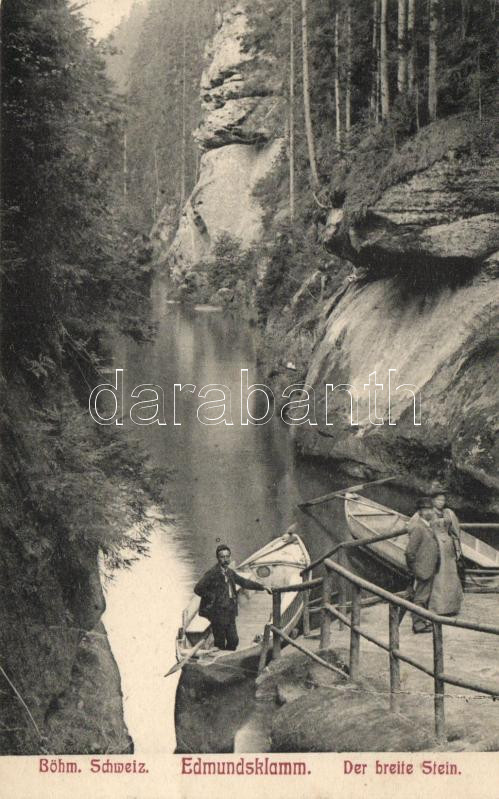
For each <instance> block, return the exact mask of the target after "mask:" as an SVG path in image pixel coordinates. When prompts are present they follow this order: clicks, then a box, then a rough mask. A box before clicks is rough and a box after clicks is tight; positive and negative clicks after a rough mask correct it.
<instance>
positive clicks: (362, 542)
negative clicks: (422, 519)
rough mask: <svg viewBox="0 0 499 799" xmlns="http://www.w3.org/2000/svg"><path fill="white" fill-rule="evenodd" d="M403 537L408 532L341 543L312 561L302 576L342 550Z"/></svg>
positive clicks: (384, 534)
mask: <svg viewBox="0 0 499 799" xmlns="http://www.w3.org/2000/svg"><path fill="white" fill-rule="evenodd" d="M402 535H407V530H399V531H398V532H397V533H383V534H382V535H375V536H372V537H371V538H361V539H359V540H353V541H340V542H339V543H338V544H336V545H335V546H334V547H333V549H331V550H330V551H329V552H326V554H325V555H322V556H321V557H320V558H317V560H314V561H312V563H310V564H309V565H308V566H307V567H306V568H305V569H302V570H301V572H300V574H302V575H303V574H307V572H309V571H312V569H315V567H316V566H320V565H321V563H324V561H325V560H326V558H331V557H332V556H333V555H336V553H337V552H338V551H339V550H340V549H355V548H356V547H364V546H366V544H375V543H376V541H388V539H389V538H400V536H402Z"/></svg>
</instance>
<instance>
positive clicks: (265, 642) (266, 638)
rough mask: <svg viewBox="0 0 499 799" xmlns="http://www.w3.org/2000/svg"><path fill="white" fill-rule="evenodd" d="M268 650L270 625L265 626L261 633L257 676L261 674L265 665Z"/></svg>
mask: <svg viewBox="0 0 499 799" xmlns="http://www.w3.org/2000/svg"><path fill="white" fill-rule="evenodd" d="M269 649H270V625H269V624H266V625H265V629H264V631H263V641H262V651H261V652H260V660H259V661H258V674H261V673H262V671H263V670H264V668H265V666H266V665H267V654H268V651H269Z"/></svg>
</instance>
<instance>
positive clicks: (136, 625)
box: [104, 281, 410, 753]
mask: <svg viewBox="0 0 499 799" xmlns="http://www.w3.org/2000/svg"><path fill="white" fill-rule="evenodd" d="M152 321H154V322H155V323H156V324H157V335H156V337H155V339H154V341H153V342H152V343H147V344H135V343H133V342H130V340H129V339H124V338H123V339H119V340H117V341H116V343H115V347H114V360H113V363H112V369H113V370H114V369H120V368H122V369H123V370H124V384H125V392H124V393H125V403H128V405H125V419H128V425H129V426H132V422H131V421H130V417H129V407H130V405H131V404H132V402H133V400H132V399H130V393H131V391H132V389H133V388H134V387H136V386H138V385H141V384H146V383H148V384H156V385H160V386H161V387H162V388H163V389H164V392H165V408H166V413H165V416H166V419H167V422H168V423H167V424H166V425H162V426H159V425H157V424H154V425H149V426H140V427H139V426H134V427H135V429H134V434H135V435H136V436H138V437H139V440H140V442H141V444H142V445H143V447H144V448H145V449H146V451H147V452H148V454H149V456H150V457H151V459H152V462H153V464H154V465H157V466H162V467H164V466H167V467H168V468H169V469H171V470H172V476H171V479H170V481H169V483H168V486H167V488H166V494H167V501H168V506H169V508H170V509H171V510H172V511H173V512H174V514H175V522H174V523H172V522H171V521H167V522H165V521H160V520H158V522H157V523H155V527H154V530H153V533H152V537H151V543H150V551H149V557H147V558H142V559H140V560H139V561H137V562H136V563H135V564H134V565H133V567H132V568H131V569H130V570H127V571H120V572H118V573H117V574H116V575H115V577H114V579H113V580H112V582H111V583H110V584H109V585H108V586H107V611H106V614H105V617H104V621H105V625H106V628H107V630H108V633H109V638H110V641H111V646H112V649H113V653H114V655H115V658H116V660H117V662H118V666H119V669H120V673H121V678H122V686H123V695H124V707H125V720H126V723H127V726H128V729H129V731H130V735H131V736H132V738H133V741H134V745H135V750H136V751H137V752H149V753H153V752H160V751H161V752H168V751H170V752H171V751H173V750H174V749H175V747H176V745H178V746H179V747H180V748H183V749H184V750H186V751H189V750H190V749H196V748H201V747H202V740H203V737H205V736H206V735H209V737H210V744H209V746H210V748H211V749H212V751H213V750H217V747H219V748H220V749H221V750H224V749H225V750H226V749H227V747H229V748H230V745H231V743H230V742H231V739H232V737H233V733H235V732H236V731H237V728H238V725H239V724H240V723H242V722H243V721H244V719H245V718H246V717H247V716H248V714H249V713H250V712H251V709H252V695H253V691H252V690H251V686H250V685H246V686H239V687H236V688H235V689H231V692H230V701H229V698H228V697H225V698H224V700H223V701H221V698H220V697H218V699H217V697H214V698H213V699H212V700H211V701H208V700H206V703H205V704H204V705H202V704H199V702H198V703H197V707H194V708H193V709H192V714H193V718H192V719H189V720H188V723H187V724H184V725H183V726H184V727H186V728H187V729H188V730H189V731H190V735H192V733H193V731H194V729H195V728H197V729H196V731H195V734H194V739H192V738H191V740H189V741H178V740H177V741H176V737H175V727H174V709H175V693H176V686H177V681H178V678H177V676H172V677H170V678H168V679H164V677H163V675H164V674H165V672H166V671H167V669H168V668H169V666H170V665H171V664H172V663H173V662H174V659H175V651H174V641H175V635H176V632H177V628H178V627H179V625H180V623H181V614H182V609H183V608H184V607H185V606H186V605H187V603H188V601H189V599H190V596H191V593H192V586H193V584H194V582H195V581H196V580H197V579H198V578H199V576H200V575H201V574H202V573H203V572H204V571H205V570H206V569H207V568H208V567H209V566H210V565H211V564H212V563H213V561H214V551H215V548H216V546H217V544H218V543H220V542H221V541H223V542H227V543H228V544H229V545H230V546H231V548H232V552H233V555H234V557H235V559H236V561H241V560H242V559H244V558H245V557H246V556H248V555H249V554H250V553H251V552H253V551H254V550H255V549H257V548H258V547H260V546H262V545H263V544H265V543H266V542H267V541H269V540H270V539H271V538H273V537H275V536H276V535H279V534H280V533H281V532H283V531H284V530H285V529H286V528H287V527H288V526H289V525H290V524H291V523H293V522H294V521H298V522H299V525H300V526H299V530H300V534H301V535H302V536H303V538H304V540H305V542H306V545H307V547H308V549H309V552H310V554H311V557H312V558H314V557H317V556H318V555H320V554H321V553H323V552H324V551H325V549H326V548H327V545H328V543H329V541H330V539H329V538H328V536H327V535H326V534H325V533H324V532H322V531H321V530H320V528H318V527H317V526H315V525H313V524H311V523H310V521H309V520H307V519H305V517H303V516H302V515H301V514H300V513H299V511H298V510H297V507H296V506H297V503H298V502H300V501H302V500H303V499H305V498H310V497H313V496H316V495H319V494H323V493H325V492H327V491H330V490H334V488H336V487H340V486H344V485H345V484H348V481H349V482H350V483H352V482H357V481H356V480H355V479H353V478H346V477H345V476H344V475H341V474H338V473H335V467H334V466H333V465H332V464H330V463H329V464H327V463H324V462H320V461H308V460H302V459H299V460H298V459H296V457H295V455H294V446H293V439H292V436H291V434H290V428H289V427H288V426H286V425H285V424H284V423H283V422H282V421H281V420H280V418H279V416H278V415H275V416H274V418H273V419H272V420H271V421H270V422H269V423H268V424H265V425H248V426H242V425H240V424H238V423H237V421H238V420H237V416H236V413H238V411H239V409H238V408H237V410H234V419H235V423H234V425H233V426H226V425H224V424H221V425H213V426H207V425H203V424H201V423H200V422H199V421H198V419H197V417H196V409H197V407H198V406H199V404H200V401H199V399H196V397H195V395H193V394H186V399H184V398H183V397H182V403H183V404H182V406H181V413H179V417H178V418H179V419H182V422H181V424H178V425H173V424H171V423H170V420H171V417H170V415H169V412H168V401H169V397H170V396H173V394H172V392H173V386H174V384H175V383H181V384H182V385H184V384H187V383H191V384H194V385H196V386H197V387H198V389H199V388H200V387H201V386H205V385H207V384H213V383H221V384H225V385H228V386H230V387H235V388H238V386H239V383H240V370H241V369H245V368H247V369H248V372H249V380H250V383H259V382H263V379H262V377H261V375H259V374H258V367H257V350H256V346H257V345H256V337H255V333H254V330H253V329H252V328H251V327H250V326H249V325H247V324H246V323H245V322H244V321H242V320H241V319H240V318H239V317H238V316H236V315H232V314H229V313H222V312H220V310H219V309H213V308H210V307H209V306H181V305H179V304H177V303H172V302H170V301H169V300H168V287H167V286H166V285H165V284H164V283H162V282H161V281H158V282H156V284H155V285H154V287H153V291H152ZM291 382H292V379H291V380H290V383H291ZM235 393H236V392H234V394H235ZM256 398H257V395H253V399H256ZM234 408H235V403H234ZM252 412H253V415H255V416H257V415H258V414H259V413H261V411H260V410H256V409H255V408H252ZM376 496H377V497H378V498H383V497H386V498H387V499H388V500H389V501H390V502H391V503H392V504H395V505H397V506H398V507H401V508H402V509H403V508H404V507H405V508H407V503H408V502H410V500H409V498H408V497H407V495H406V496H405V497H402V496H399V495H398V493H397V492H396V491H394V490H393V489H388V488H384V489H383V491H380V490H379V489H378V490H377V493H376ZM328 513H329V517H328V520H327V521H328V526H329V527H330V528H331V530H332V531H333V535H334V536H335V537H336V538H337V539H338V540H341V539H342V538H344V537H345V536H346V535H347V528H346V522H345V520H344V516H343V506H342V503H341V502H333V503H331V504H330V506H329V510H328ZM227 701H229V704H230V707H231V708H232V709H233V710H234V709H235V710H234V712H231V714H230V717H231V718H230V724H229V727H228V718H227V714H226V713H224V711H223V707H224V705H225V706H226V704H227ZM177 715H178V714H177ZM184 721H185V719H184ZM203 725H204V726H205V729H204V730H203V729H202V727H203ZM177 726H178V725H177ZM178 734H179V730H178V729H177V735H178Z"/></svg>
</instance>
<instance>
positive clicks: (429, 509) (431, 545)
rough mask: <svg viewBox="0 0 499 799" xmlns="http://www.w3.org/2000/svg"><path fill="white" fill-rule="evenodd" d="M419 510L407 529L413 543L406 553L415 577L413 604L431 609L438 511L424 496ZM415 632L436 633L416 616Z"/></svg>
mask: <svg viewBox="0 0 499 799" xmlns="http://www.w3.org/2000/svg"><path fill="white" fill-rule="evenodd" d="M417 508H418V510H417V513H416V514H415V515H414V516H413V517H412V519H411V520H410V522H409V525H408V528H407V531H408V533H409V542H408V544H407V548H406V550H405V559H406V561H407V567H408V569H409V571H410V572H411V574H412V575H414V578H415V582H414V593H413V596H412V601H413V602H414V604H415V605H420V606H421V607H423V608H427V607H428V604H429V602H430V597H431V591H432V587H433V579H434V577H435V574H436V572H437V571H438V565H439V548H438V542H437V539H436V537H435V534H434V532H433V529H432V521H433V519H434V510H433V502H432V500H431V497H422V498H421V499H420V500H418V503H417ZM412 629H413V632H415V633H429V632H431V631H432V625H431V624H430V622H427V621H426V619H423V618H422V617H421V616H418V615H417V614H416V613H413V614H412Z"/></svg>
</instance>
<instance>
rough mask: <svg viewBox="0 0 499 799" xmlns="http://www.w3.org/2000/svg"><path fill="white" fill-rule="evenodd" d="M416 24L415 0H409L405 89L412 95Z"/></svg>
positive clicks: (414, 75) (414, 76)
mask: <svg viewBox="0 0 499 799" xmlns="http://www.w3.org/2000/svg"><path fill="white" fill-rule="evenodd" d="M415 24H416V0H409V4H408V7H407V48H408V54H407V91H408V92H409V95H410V96H411V97H412V95H413V94H414V81H415V78H416V72H415V64H416V41H415V38H414V33H415V31H414V28H415Z"/></svg>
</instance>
